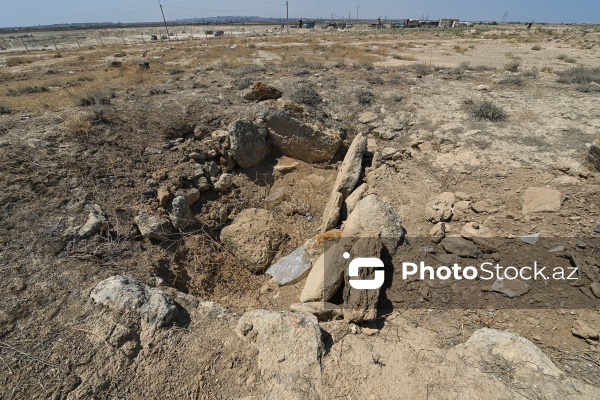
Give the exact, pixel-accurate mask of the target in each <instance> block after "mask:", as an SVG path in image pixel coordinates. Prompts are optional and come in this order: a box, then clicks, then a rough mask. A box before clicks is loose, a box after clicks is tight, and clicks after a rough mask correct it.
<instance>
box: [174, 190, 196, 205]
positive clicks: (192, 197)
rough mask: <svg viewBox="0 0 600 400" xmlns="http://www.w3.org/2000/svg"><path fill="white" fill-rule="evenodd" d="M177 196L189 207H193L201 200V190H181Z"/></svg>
mask: <svg viewBox="0 0 600 400" xmlns="http://www.w3.org/2000/svg"><path fill="white" fill-rule="evenodd" d="M175 196H178V197H179V196H180V197H183V198H184V199H185V201H186V202H187V203H188V206H192V205H193V204H194V203H196V202H197V201H198V200H200V190H199V189H196V188H191V189H180V190H178V191H177V193H175Z"/></svg>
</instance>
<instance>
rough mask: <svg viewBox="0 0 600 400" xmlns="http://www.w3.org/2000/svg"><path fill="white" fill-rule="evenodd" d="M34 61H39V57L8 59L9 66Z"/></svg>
mask: <svg viewBox="0 0 600 400" xmlns="http://www.w3.org/2000/svg"><path fill="white" fill-rule="evenodd" d="M34 61H37V58H34V57H10V58H8V59H7V60H6V66H7V67H16V66H18V65H22V64H30V63H32V62H34Z"/></svg>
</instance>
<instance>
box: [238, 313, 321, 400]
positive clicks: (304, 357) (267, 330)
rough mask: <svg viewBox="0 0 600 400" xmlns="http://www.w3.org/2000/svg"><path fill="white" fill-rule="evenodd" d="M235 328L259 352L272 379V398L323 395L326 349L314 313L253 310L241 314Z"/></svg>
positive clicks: (267, 376)
mask: <svg viewBox="0 0 600 400" xmlns="http://www.w3.org/2000/svg"><path fill="white" fill-rule="evenodd" d="M235 331H236V334H237V335H238V337H239V338H240V339H242V340H244V341H248V342H249V343H250V344H251V345H252V346H253V347H254V348H256V350H257V351H258V356H257V362H258V369H259V370H260V371H261V378H262V380H263V381H264V382H269V392H270V394H269V398H272V399H276V398H277V399H318V398H320V396H319V393H318V392H319V385H318V382H319V381H320V379H321V355H322V351H323V349H322V339H321V329H320V328H319V323H318V321H317V318H316V317H315V316H313V315H308V314H304V313H294V312H275V311H267V310H254V311H250V312H247V313H245V314H244V315H242V317H241V318H240V320H239V322H238V324H237V326H236V329H235Z"/></svg>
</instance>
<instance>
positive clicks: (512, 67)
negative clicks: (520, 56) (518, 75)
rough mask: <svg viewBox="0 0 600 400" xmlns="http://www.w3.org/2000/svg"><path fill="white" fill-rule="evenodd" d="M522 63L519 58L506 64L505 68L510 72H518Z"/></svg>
mask: <svg viewBox="0 0 600 400" xmlns="http://www.w3.org/2000/svg"><path fill="white" fill-rule="evenodd" d="M520 66H521V63H520V62H519V61H517V60H515V61H511V62H508V63H506V64H504V70H505V71H509V72H518V71H519V67H520Z"/></svg>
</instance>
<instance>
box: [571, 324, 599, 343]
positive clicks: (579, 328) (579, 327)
mask: <svg viewBox="0 0 600 400" xmlns="http://www.w3.org/2000/svg"><path fill="white" fill-rule="evenodd" d="M571 332H572V333H573V335H574V336H577V337H580V338H582V339H590V340H598V339H600V337H599V336H598V331H597V330H596V329H593V328H591V327H590V326H589V325H588V324H587V323H586V322H585V321H583V320H580V319H578V320H575V323H574V324H573V328H572V329H571Z"/></svg>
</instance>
